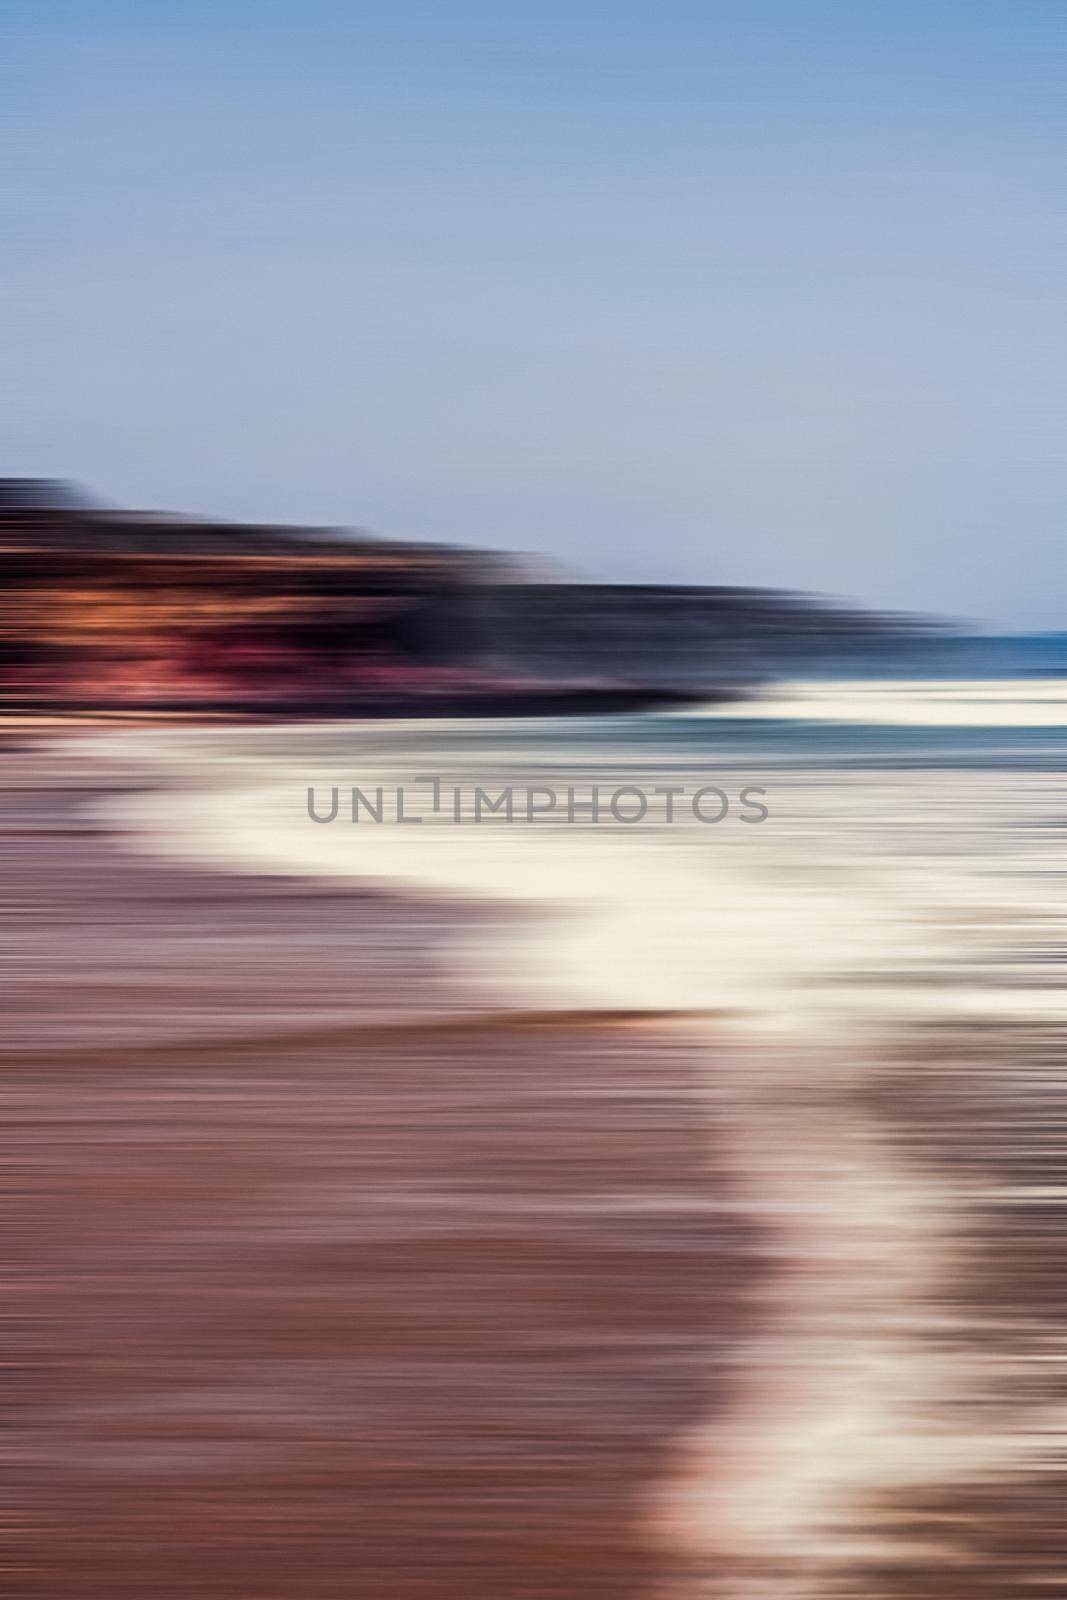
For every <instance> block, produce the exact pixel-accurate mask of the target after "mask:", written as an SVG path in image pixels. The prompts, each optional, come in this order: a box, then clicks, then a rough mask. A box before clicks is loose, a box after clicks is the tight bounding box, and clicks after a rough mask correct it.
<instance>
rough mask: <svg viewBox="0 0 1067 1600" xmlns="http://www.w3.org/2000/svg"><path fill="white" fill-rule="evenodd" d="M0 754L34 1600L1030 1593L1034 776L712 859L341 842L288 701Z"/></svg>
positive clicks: (1045, 1395) (804, 819)
mask: <svg viewBox="0 0 1067 1600" xmlns="http://www.w3.org/2000/svg"><path fill="white" fill-rule="evenodd" d="M375 737H378V735H375ZM404 737H405V738H408V735H407V734H405V735H404ZM435 737H436V736H435ZM320 738H321V735H320V734H319V733H316V734H315V735H314V738H313V740H311V741H310V742H309V744H308V746H307V749H311V750H315V749H319V748H320V747H319V745H318V743H317V741H318V740H319V739H320ZM350 742H351V741H350V739H349V736H348V735H346V736H345V742H344V743H342V745H341V746H340V747H339V748H340V749H341V750H342V751H344V750H346V749H347V748H348V747H349V746H350ZM386 755H387V757H388V763H389V765H390V766H393V765H395V761H396V760H397V759H401V758H404V759H409V760H410V761H411V762H412V763H413V765H412V767H411V770H413V771H421V770H426V768H425V765H424V757H423V752H422V751H419V750H418V749H417V748H415V747H408V748H407V755H406V757H405V756H404V749H403V748H401V747H398V749H397V750H392V751H387V752H386ZM385 759H386V757H385V756H383V762H384V761H385ZM458 759H459V758H458V757H456V760H457V761H458ZM478 759H479V760H481V759H483V758H482V757H478ZM523 759H524V760H529V756H528V755H527V756H524V758H523ZM322 761H323V758H322V757H321V755H320V758H319V761H318V768H319V769H321V766H322ZM5 766H6V774H7V785H6V789H5V796H6V799H5V805H6V807H7V816H8V820H7V831H6V833H5V836H4V845H5V851H6V853H7V854H8V856H9V858H10V861H11V863H12V866H11V875H10V876H9V879H8V883H9V891H8V892H9V895H11V896H12V897H13V902H14V904H15V905H16V906H17V908H18V909H19V920H18V921H17V922H16V921H12V928H13V929H17V933H15V934H14V935H13V937H12V941H11V945H10V955H11V957H12V961H11V964H10V967H9V969H8V970H9V987H10V991H11V1011H10V1015H11V1019H12V1023H13V1045H12V1046H11V1047H9V1050H8V1060H9V1063H10V1067H9V1070H8V1072H7V1077H6V1088H7V1091H8V1094H9V1096H10V1109H9V1117H8V1126H9V1127H10V1128H11V1129H12V1130H14V1131H13V1132H12V1133H11V1135H10V1137H11V1140H12V1157H13V1162H14V1161H17V1162H18V1163H19V1165H18V1166H17V1167H16V1166H14V1165H13V1170H15V1171H17V1172H18V1175H19V1177H18V1182H19V1186H20V1187H19V1191H18V1193H19V1195H21V1199H20V1200H19V1204H20V1205H21V1206H22V1207H23V1210H22V1211H21V1213H20V1214H19V1220H18V1223H17V1227H18V1230H19V1231H18V1232H17V1234H16V1238H17V1240H19V1241H21V1243H20V1249H22V1251H23V1254H22V1257H21V1266H20V1273H21V1277H20V1279H19V1281H18V1294H19V1296H20V1300H19V1304H20V1305H21V1306H23V1307H25V1317H26V1319H27V1320H26V1321H25V1322H24V1323H22V1324H17V1330H18V1338H19V1339H20V1341H21V1343H20V1345H19V1346H18V1348H17V1351H16V1355H17V1358H18V1360H19V1362H20V1365H21V1366H22V1367H23V1368H24V1369H25V1370H24V1373H23V1374H22V1375H21V1377H20V1384H21V1387H20V1390H19V1395H20V1412H19V1417H18V1419H17V1421H18V1428H17V1430H16V1431H15V1433H14V1434H13V1436H12V1438H13V1444H12V1446H11V1451H12V1454H11V1456H10V1458H9V1459H11V1461H12V1464H13V1466H14V1467H15V1468H16V1473H15V1476H17V1478H18V1481H19V1482H20V1483H21V1484H23V1485H27V1486H28V1488H27V1489H24V1490H23V1492H22V1495H23V1497H22V1499H21V1501H20V1510H19V1523H18V1530H17V1531H18V1539H17V1541H16V1557H15V1562H16V1567H17V1568H18V1576H17V1581H18V1582H19V1583H22V1584H24V1585H25V1588H26V1592H27V1593H28V1594H34V1595H43V1594H49V1595H51V1594H58V1595H63V1596H66V1595H75V1594H77V1595H79V1596H81V1595H88V1596H90V1597H96V1596H100V1597H103V1596H104V1595H105V1594H107V1595H111V1594H129V1595H131V1596H133V1595H135V1594H136V1595H138V1596H141V1595H147V1594H150V1595H156V1594H162V1595H174V1596H178V1595H183V1596H184V1595H187V1594H191V1593H193V1592H196V1593H198V1594H206V1595H208V1596H215V1595H218V1596H222V1595H237V1596H244V1595H247V1596H249V1597H251V1596H275V1595H277V1596H279V1597H280V1596H282V1595H287V1596H295V1595H301V1596H303V1595H310V1596H317V1595H323V1596H326V1595H330V1596H332V1595H342V1594H344V1595H359V1596H362V1595H366V1596H367V1597H368V1600H370V1597H371V1596H375V1597H377V1596H378V1595H389V1596H394V1597H396V1600H423V1597H425V1600H439V1597H440V1600H460V1597H461V1596H462V1597H467V1596H471V1597H474V1600H480V1597H482V1596H484V1597H485V1600H489V1597H490V1596H493V1597H502V1600H508V1597H510V1596H522V1597H523V1600H556V1597H559V1600H563V1597H566V1600H584V1597H586V1596H590V1597H594V1596H604V1597H607V1596H612V1597H622V1600H626V1597H630V1596H633V1597H634V1600H637V1597H641V1600H771V1597H773V1600H831V1597H839V1596H840V1597H864V1600H978V1597H981V1600H1018V1597H1019V1596H1022V1595H1027V1594H1058V1593H1059V1592H1061V1591H1062V1589H1063V1587H1064V1583H1063V1576H1064V1573H1065V1572H1067V1540H1065V1538H1064V1534H1063V1522H1062V1517H1061V1516H1060V1514H1059V1507H1060V1505H1061V1502H1062V1496H1063V1490H1064V1485H1065V1477H1064V1471H1063V1466H1064V1459H1065V1452H1064V1440H1065V1437H1067V1431H1065V1428H1064V1413H1063V1409H1062V1399H1061V1396H1062V1381H1063V1374H1064V1370H1065V1365H1064V1342H1063V1328H1064V1325H1065V1313H1067V1304H1065V1296H1064V1293H1063V1288H1062V1285H1063V1283H1064V1281H1067V1275H1065V1274H1064V1271H1063V1269H1064V1266H1065V1265H1067V1252H1065V1248H1064V1237H1065V1230H1064V1227H1063V1220H1064V1210H1063V1207H1064V1199H1065V1196H1067V1187H1065V1185H1064V1181H1063V1178H1064V1170H1065V1169H1064V1162H1063V1156H1062V1130H1063V1128H1064V1127H1065V1126H1067V1099H1065V1079H1064V1075H1063V1061H1064V1051H1063V1043H1064V1037H1065V1031H1067V1029H1065V1023H1067V1001H1065V999H1064V989H1063V985H1062V981H1061V976H1060V975H1061V973H1062V962H1063V955H1064V940H1063V921H1062V908H1061V896H1060V894H1059V889H1058V883H1059V879H1058V876H1057V862H1058V861H1059V859H1060V856H1061V852H1062V829H1063V818H1062V804H1061V798H1060V791H1061V785H1060V782H1059V780H1058V779H1057V777H1056V776H1055V774H1054V773H1049V772H1043V773H1042V772H1039V773H1027V772H1000V773H992V772H990V773H982V772H963V773H961V772H951V773H950V772H945V771H942V772H937V771H927V772H923V771H918V772H893V771H873V772H869V773H859V774H856V773H852V774H849V773H848V772H847V771H841V772H830V773H827V772H825V771H824V772H822V773H819V774H815V775H813V774H812V773H810V772H809V773H806V774H805V773H798V772H794V773H793V774H792V775H787V774H785V773H783V774H782V775H781V776H780V779H779V785H778V792H779V795H780V796H781V795H782V794H783V793H784V805H782V806H781V807H780V811H779V816H780V824H779V826H778V827H777V828H775V829H773V830H771V829H768V831H767V832H766V833H765V834H763V835H760V836H759V837H758V838H757V837H756V836H755V835H753V834H749V835H747V837H742V836H741V835H740V834H739V835H738V837H737V839H735V840H731V841H729V842H726V841H724V847H723V849H722V851H721V852H719V853H717V854H714V855H710V854H709V853H708V851H707V850H706V849H705V850H704V851H703V853H702V854H701V855H700V857H699V859H698V857H697V856H694V854H693V851H692V842H691V841H688V840H686V839H685V838H684V837H681V836H675V835H673V834H671V835H669V836H665V837H663V838H652V837H649V838H645V837H642V838H641V839H635V838H634V837H633V835H632V834H629V835H627V838H626V840H625V842H623V841H620V840H619V839H617V838H613V837H612V836H611V835H610V834H609V833H607V832H606V831H605V832H601V833H597V834H596V835H595V836H593V835H588V834H587V835H583V834H582V833H581V831H580V830H576V831H574V832H571V833H564V834H561V833H558V832H557V833H556V834H550V833H546V832H542V831H539V830H536V829H535V830H531V832H530V834H529V835H526V834H514V835H512V834H501V835H500V836H499V839H498V843H499V850H497V851H496V852H494V849H493V847H492V843H491V841H490V840H487V839H484V838H483V839H480V840H479V841H478V843H477V849H475V848H474V847H473V846H472V845H471V842H470V839H469V836H468V835H467V834H459V835H457V836H455V837H453V836H452V835H444V834H441V833H439V834H438V835H437V836H436V837H433V831H432V830H431V829H424V830H411V832H412V833H415V834H417V835H418V839H412V838H411V837H410V836H409V835H408V833H407V830H404V837H402V838H401V837H400V836H399V835H397V837H396V838H393V839H391V838H389V837H387V836H386V834H384V833H383V834H382V835H378V834H374V835H364V834H360V835H359V836H358V837H356V834H355V832H354V831H352V830H350V831H349V832H348V833H347V834H344V835H342V836H338V837H336V838H335V837H334V836H330V835H328V830H323V829H314V828H310V829H309V826H308V825H307V823H306V820H305V821H303V822H302V821H301V819H300V817H299V815H298V811H299V808H295V809H294V807H293V804H292V800H293V793H294V792H295V793H297V794H298V795H299V794H300V793H301V791H300V790H299V785H298V784H297V779H301V780H302V774H303V772H304V771H306V770H307V750H301V748H300V741H299V739H297V738H296V736H295V735H294V734H293V733H292V732H291V731H290V730H284V731H280V732H279V733H278V735H277V736H275V737H273V739H272V737H271V736H270V735H266V734H265V735H259V734H257V735H255V736H254V737H251V738H249V739H244V740H241V739H238V740H230V739H229V738H228V737H226V736H223V737H221V738H220V736H218V735H217V734H212V735H210V736H208V737H193V738H192V740H191V742H190V740H189V738H188V737H187V736H186V735H184V734H183V735H182V736H181V737H180V738H179V739H177V740H176V741H169V740H168V739H166V738H164V739H162V740H160V739H158V738H155V737H153V738H150V739H148V740H141V741H139V742H135V744H131V743H130V742H129V741H124V740H122V739H119V740H114V739H110V740H109V739H105V740H102V741H101V740H94V741H93V742H92V744H89V743H77V742H74V743H73V744H72V743H69V742H68V743H67V744H66V745H64V744H62V743H55V742H52V743H49V744H48V745H47V746H45V747H40V746H38V747H36V748H30V747H27V748H26V749H24V750H23V752H22V753H21V754H19V753H17V752H16V753H14V754H13V755H11V756H9V757H8V758H7V760H6V763H5ZM361 770H363V771H365V770H366V768H365V767H364V768H361ZM383 770H386V768H385V767H383ZM340 775H341V774H339V776H340ZM294 784H297V787H296V789H295V790H294ZM620 848H622V851H623V853H622V855H620V854H619V850H620ZM368 849H370V850H371V852H372V853H371V855H370V856H368V854H367V851H368ZM739 852H740V854H739ZM301 861H307V862H308V863H309V868H308V870H309V871H310V872H313V873H314V874H315V875H314V876H308V875H307V873H305V872H301V870H300V868H299V865H298V863H300V862H301ZM198 863H199V864H198ZM238 863H242V864H243V870H241V871H237V870H236V868H237V864H238ZM701 863H703V864H702V865H701ZM622 864H624V867H623V865H622ZM376 865H377V867H378V870H377V871H376V870H375V868H376ZM708 873H710V876H705V875H704V874H708ZM397 878H400V879H406V880H407V881H408V882H409V883H410V884H411V885H412V887H411V889H410V891H407V892H403V893H401V892H399V891H397V890H396V888H395V886H394V887H393V888H391V889H389V890H386V888H385V885H386V884H388V883H390V882H391V881H393V880H395V879H397ZM376 880H377V882H378V885H379V886H378V888H377V889H371V888H370V887H369V885H370V884H372V883H374V882H375V881H376ZM423 882H425V883H426V884H427V887H426V892H421V893H420V892H419V891H418V889H417V888H416V887H415V885H417V884H419V883H423ZM431 889H432V892H431ZM576 907H580V909H581V914H580V915H578V914H577V912H576V910H575V908H576ZM683 914H684V931H683V932H682V933H679V928H680V919H681V918H682V917H683ZM650 917H651V918H652V920H651V921H650ZM657 917H658V918H659V919H660V920H659V921H658V922H657V921H656V920H655V918H657ZM547 928H551V929H552V930H553V938H552V941H551V949H550V950H549V949H548V948H547V947H546V929H547ZM670 939H674V941H675V942H674V943H673V944H671V943H669V940H670ZM539 950H540V951H541V954H542V957H545V956H546V955H550V956H551V960H550V961H549V962H547V964H546V961H545V960H542V962H541V965H540V966H539V965H538V960H537V955H538V951H539ZM652 952H659V954H660V957H662V956H663V953H664V952H666V954H667V956H668V959H666V960H663V959H660V960H659V961H658V962H657V960H655V959H653V957H652ZM562 980H566V981H562ZM700 1000H704V1001H705V1002H706V1004H705V1005H704V1006H703V1007H701V1006H700V1005H699V1004H698V1002H699V1001H700ZM565 1004H566V1005H570V1006H571V1009H570V1011H565V1010H561V1007H562V1006H563V1005H565Z"/></svg>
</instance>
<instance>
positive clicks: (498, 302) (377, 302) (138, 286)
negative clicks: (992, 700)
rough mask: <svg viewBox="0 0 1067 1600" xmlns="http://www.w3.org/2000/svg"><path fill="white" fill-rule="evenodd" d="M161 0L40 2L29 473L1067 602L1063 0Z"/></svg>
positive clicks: (1060, 617)
mask: <svg viewBox="0 0 1067 1600" xmlns="http://www.w3.org/2000/svg"><path fill="white" fill-rule="evenodd" d="M151 9H153V10H154V11H155V14H154V15H150V14H149V8H144V7H135V6H134V5H132V4H130V3H121V4H120V3H115V0H111V3H104V0H100V3H95V4H94V3H70V4H62V3H48V0H45V3H44V4H42V5H41V6H40V7H38V8H35V10H34V12H33V14H32V16H31V15H30V14H29V13H28V12H26V13H24V14H23V16H22V18H21V20H20V23H19V25H18V26H17V27H14V28H12V29H11V46H10V48H9V56H10V57H11V58H12V59H13V61H14V63H15V69H14V72H13V73H12V74H11V77H12V85H11V88H12V93H11V96H10V98H11V101H12V110H13V115H14V120H15V124H16V127H17V129H18V131H19V133H20V134H21V144H22V146H23V149H22V152H21V157H22V159H21V160H20V170H19V172H18V173H17V174H16V178H15V182H14V190H15V194H14V200H15V206H16V210H17V213H18V218H19V221H18V227H17V231H16V238H15V249H14V251H13V256H14V269H13V279H14V283H13V287H14V291H15V300H16V302H17V304H18V308H19V311H20V313H21V315H20V317H19V319H18V321H19V326H18V328H17V329H16V331H15V335H14V338H13V339H12V341H11V344H12V357H11V364H10V373H11V376H10V378H9V392H10V394H11V396H12V397H13V401H14V403H13V404H11V407H10V409H11V411H12V417H11V424H12V425H11V428H10V430H9V432H10V435H11V437H10V445H9V450H10V454H9V457H8V463H7V469H6V470H8V471H9V472H11V473H18V474H20V475H33V474H43V475H48V476H54V477H64V478H70V479H75V480H77V481H79V482H80V483H82V484H83V485H84V486H85V487H86V488H87V489H88V490H89V491H90V492H92V493H94V494H96V495H99V496H101V497H102V498H103V499H106V500H111V501H114V502H116V503H120V504H127V505H133V506H145V507H154V508H160V509H169V510H177V511H188V512H194V513H208V514H217V515H220V516H224V517H230V518H237V519H241V518H250V519H260V520H271V521H281V522H285V521H289V522H307V523H323V524H331V525H339V526H349V527H357V528H365V529H368V530H370V531H373V532H375V533H378V534H381V535H383V536H387V537H407V538H413V539H420V540H423V539H424V540H432V541H450V542H458V543H465V544H473V545H484V546H492V547H497V548H501V549H511V550H516V551H524V552H529V553H532V554H540V555H543V556H545V557H547V558H549V559H558V560H562V561H564V562H566V563H567V564H568V565H570V566H571V567H572V568H576V569H578V570H580V571H582V572H585V573H588V574H590V575H599V576H603V577H605V578H608V579H618V580H622V581H636V580H647V581H661V582H688V583H725V584H742V585H748V584H752V585H776V586H779V585H780V586H782V587H787V588H793V589H809V590H814V591H818V592H822V593H828V594H834V595H837V596H841V597H844V598H852V599H855V600H857V601H859V602H861V603H864V604H868V605H874V606H878V607H883V608H888V609H909V610H918V611H926V612H934V613H939V614H949V615H953V616H960V617H964V618H973V619H975V620H978V621H982V622H984V623H986V624H987V625H989V626H991V627H994V628H999V629H1008V630H1010V629H1024V628H1025V629H1029V628H1042V629H1056V628H1063V627H1064V626H1067V616H1065V614H1064V608H1063V602H1062V598H1061V594H1060V586H1059V582H1058V579H1059V577H1060V574H1061V572H1062V565H1063V563H1062V557H1061V556H1060V546H1061V541H1062V532H1061V522H1062V508H1063V503H1064V490H1065V487H1067V471H1065V468H1064V462H1063V449H1062V422H1063V407H1062V402H1061V399H1060V394H1061V388H1062V371H1063V365H1064V357H1065V354H1067V350H1065V338H1064V319H1063V317H1062V300H1063V292H1062V287H1061V277H1062V267H1063V256H1064V252H1063V240H1062V226H1061V224H1060V221H1059V218H1058V217H1057V214H1056V200H1057V185H1058V183H1059V182H1061V172H1060V166H1061V160H1062V154H1061V153H1062V143H1063V141H1062V132H1063V96H1062V90H1061V88H1060V87H1059V83H1060V72H1061V68H1062V62H1063V51H1062V42H1063V41H1062V38H1061V36H1060V32H1059V31H1058V30H1057V28H1056V27H1055V25H1054V23H1053V21H1052V19H1051V17H1050V12H1049V9H1048V8H1047V7H1045V6H1043V5H1041V4H1040V3H1038V0H1010V3H1009V0H967V3H966V4H965V3H963V0H932V3H930V4H922V5H921V4H918V3H916V0H901V3H897V4H894V5H893V6H891V7H889V8H876V7H857V6H855V5H854V4H846V3H844V0H799V3H794V4H791V3H789V0H748V3H746V4H740V3H718V0H707V3H703V4H698V3H696V0H692V3H683V0H667V3H666V4H664V5H659V6H657V7H655V8H653V7H651V6H648V5H642V4H638V3H636V0H620V3H618V4H617V5H616V6H614V7H613V8H612V10H611V14H610V17H609V16H605V14H604V12H603V8H599V7H594V6H591V5H589V4H580V3H578V4H573V3H572V4H568V5H563V4H562V3H560V0H543V3H541V4H539V5H537V6H533V5H529V4H525V3H522V4H516V5H511V6H507V7H504V8H501V7H491V6H489V5H487V4H483V3H475V0H463V3H460V0H443V3H438V4H437V5H427V4H414V3H412V0H398V3H396V4H394V5H391V6H389V7H384V6H382V5H380V4H367V5H362V6H356V7H351V6H341V5H338V4H330V3H323V0H311V3H309V4H307V5H305V6H303V7H301V8H299V9H298V8H296V7H294V6H291V5H284V4H270V3H268V4H259V5H255V6H253V5H251V4H249V3H248V0H218V3H217V4H215V5H213V6H206V5H203V4H191V5H188V6H185V7H182V8H181V9H180V10H178V9H175V10H172V11H168V12H166V13H165V14H161V13H160V12H159V10H158V8H151Z"/></svg>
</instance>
